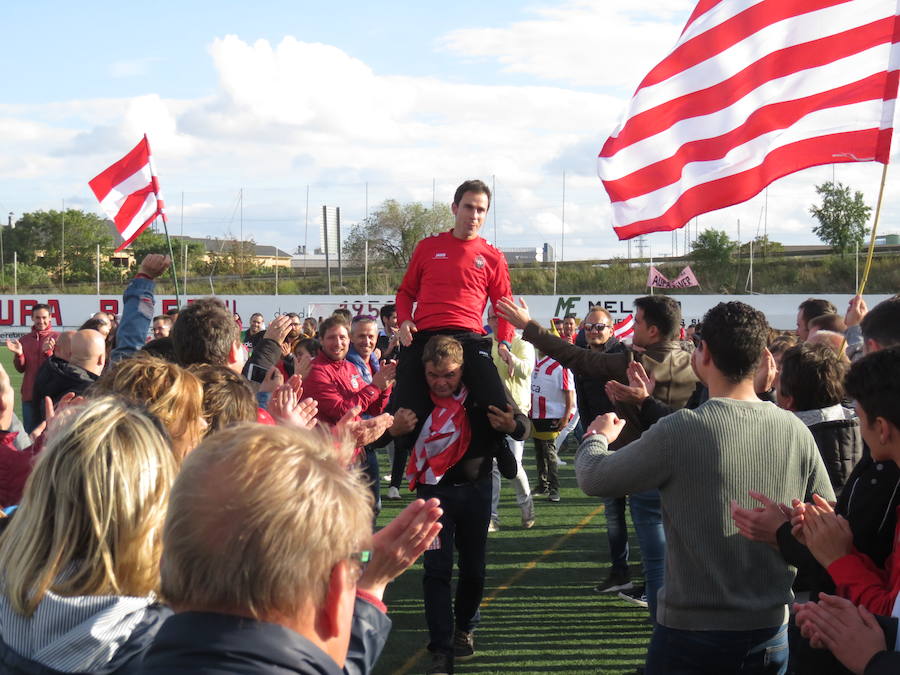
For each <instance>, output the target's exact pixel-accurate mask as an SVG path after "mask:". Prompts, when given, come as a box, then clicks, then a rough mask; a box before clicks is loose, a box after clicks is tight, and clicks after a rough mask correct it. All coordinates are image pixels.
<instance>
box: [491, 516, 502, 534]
mask: <svg viewBox="0 0 900 675" xmlns="http://www.w3.org/2000/svg"><path fill="white" fill-rule="evenodd" d="M499 531H500V521H499V520H497V519H496V518H491V522H490V523H488V532H499Z"/></svg>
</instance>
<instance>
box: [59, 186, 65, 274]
mask: <svg viewBox="0 0 900 675" xmlns="http://www.w3.org/2000/svg"><path fill="white" fill-rule="evenodd" d="M59 285H60V286H61V287H62V290H66V200H65V199H63V200H62V236H61V241H60V247H59Z"/></svg>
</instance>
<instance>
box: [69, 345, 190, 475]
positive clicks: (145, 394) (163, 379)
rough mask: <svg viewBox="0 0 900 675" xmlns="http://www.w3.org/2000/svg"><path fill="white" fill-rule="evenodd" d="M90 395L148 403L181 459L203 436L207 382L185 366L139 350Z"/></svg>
mask: <svg viewBox="0 0 900 675" xmlns="http://www.w3.org/2000/svg"><path fill="white" fill-rule="evenodd" d="M85 394H86V395H87V396H88V397H95V396H104V395H109V394H112V395H115V396H121V397H123V398H124V399H125V400H127V401H131V402H132V403H135V404H138V405H142V406H145V407H146V408H147V412H149V413H151V414H153V415H155V416H156V417H157V418H159V420H160V421H161V422H162V423H163V424H164V425H165V427H166V429H167V430H168V432H169V437H170V438H171V439H172V451H173V452H174V453H175V457H176V458H177V459H178V461H179V462H180V461H181V460H182V459H184V456H185V455H186V454H187V453H189V452H190V451H191V450H193V449H194V448H195V447H196V446H197V444H198V443H199V442H200V441H201V440H202V439H203V435H204V434H205V433H206V429H207V427H208V424H207V422H206V420H205V419H204V417H203V385H202V383H201V382H200V380H199V379H198V378H197V376H196V375H194V374H193V373H191V372H189V371H188V370H185V369H184V368H182V367H181V366H178V365H175V364H174V363H169V362H168V361H163V360H162V359H159V358H156V357H155V356H150V355H147V354H142V353H140V352H139V353H137V354H135V355H134V356H132V357H129V358H127V359H123V360H121V361H119V362H118V363H116V364H114V365H113V366H112V367H111V368H110V369H109V370H107V371H106V372H105V373H103V375H101V376H100V379H99V380H97V381H96V382H95V383H94V384H92V385H91V387H90V388H89V389H88V390H87V392H85Z"/></svg>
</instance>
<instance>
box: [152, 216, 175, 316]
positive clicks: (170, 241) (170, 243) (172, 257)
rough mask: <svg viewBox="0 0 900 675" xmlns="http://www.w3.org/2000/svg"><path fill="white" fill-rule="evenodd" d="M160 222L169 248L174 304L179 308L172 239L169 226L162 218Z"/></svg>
mask: <svg viewBox="0 0 900 675" xmlns="http://www.w3.org/2000/svg"><path fill="white" fill-rule="evenodd" d="M157 217H158V216H157ZM162 221H163V231H164V232H165V233H166V244H168V246H169V259H170V260H171V261H172V264H171V265H169V270H170V271H171V272H172V283H174V284H175V304H176V305H177V306H178V307H181V293H179V292H178V275H177V274H176V273H175V253H174V252H173V251H172V239H171V237H169V225H168V223H166V219H165V218H163V219H162Z"/></svg>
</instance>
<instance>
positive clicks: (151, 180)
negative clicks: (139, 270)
mask: <svg viewBox="0 0 900 675" xmlns="http://www.w3.org/2000/svg"><path fill="white" fill-rule="evenodd" d="M88 185H90V186H91V190H93V191H94V195H95V196H96V197H97V199H98V201H99V202H100V208H102V209H103V210H104V211H105V212H106V215H108V216H109V217H110V218H112V219H113V221H114V222H115V224H116V229H117V230H118V231H119V234H120V235H121V236H122V240H123V241H122V243H121V244H119V247H118V248H117V249H116V251H121V250H122V249H123V248H125V247H126V246H128V244H130V243H131V242H132V241H134V239H135V238H136V237H137V236H138V235H139V234H140V233H141V232H143V231H144V228H145V227H147V226H148V225H149V224H150V223H151V222H153V219H154V218H156V217H157V216H162V218H163V220H166V212H165V205H164V203H163V199H162V195H161V194H160V191H159V180H157V178H156V169H155V168H154V167H153V158H152V157H151V155H150V143H148V142H147V136H146V134H145V135H144V138H142V139H141V141H140V142H139V143H138V144H137V145H136V146H134V149H133V150H132V151H131V152H129V153H128V154H127V155H125V156H124V157H123V158H122V159H120V160H119V161H118V162H116V163H115V164H113V165H112V166H111V167H109V168H108V169H106V170H105V171H104V172H103V173H101V174H100V175H98V176H97V177H96V178H94V179H93V180H92V181H91V182H90V183H88Z"/></svg>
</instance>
